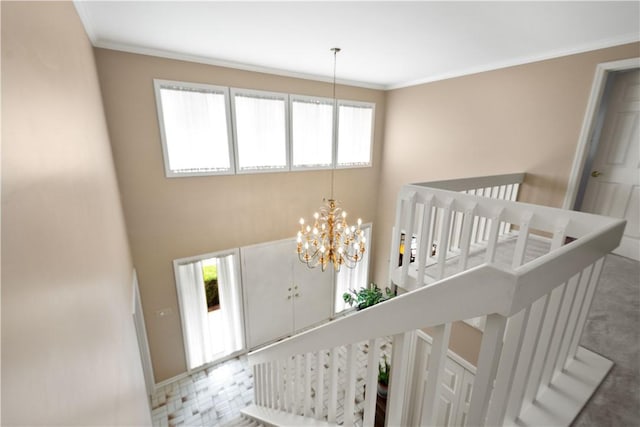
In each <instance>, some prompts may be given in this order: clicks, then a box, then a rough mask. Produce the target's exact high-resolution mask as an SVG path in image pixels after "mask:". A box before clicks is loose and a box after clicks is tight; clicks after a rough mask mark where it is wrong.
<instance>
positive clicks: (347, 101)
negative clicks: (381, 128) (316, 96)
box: [333, 99, 376, 169]
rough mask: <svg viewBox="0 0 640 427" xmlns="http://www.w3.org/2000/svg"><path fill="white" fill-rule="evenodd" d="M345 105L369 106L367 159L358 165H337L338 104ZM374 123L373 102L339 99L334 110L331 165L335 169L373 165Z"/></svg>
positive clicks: (374, 111) (374, 106) (374, 108)
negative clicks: (369, 120) (369, 133)
mask: <svg viewBox="0 0 640 427" xmlns="http://www.w3.org/2000/svg"><path fill="white" fill-rule="evenodd" d="M341 105H344V106H347V107H370V108H371V141H370V142H369V161H368V162H367V163H364V164H360V165H339V164H338V146H339V144H340V141H339V138H338V135H339V134H340V106H341ZM375 125H376V104H375V103H374V102H364V101H352V100H348V99H339V100H338V101H337V103H336V108H335V110H334V150H333V153H334V154H333V165H334V166H333V167H334V168H335V169H356V168H370V167H372V166H373V142H374V139H375V132H374V130H375Z"/></svg>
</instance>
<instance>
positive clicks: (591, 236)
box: [249, 178, 624, 426]
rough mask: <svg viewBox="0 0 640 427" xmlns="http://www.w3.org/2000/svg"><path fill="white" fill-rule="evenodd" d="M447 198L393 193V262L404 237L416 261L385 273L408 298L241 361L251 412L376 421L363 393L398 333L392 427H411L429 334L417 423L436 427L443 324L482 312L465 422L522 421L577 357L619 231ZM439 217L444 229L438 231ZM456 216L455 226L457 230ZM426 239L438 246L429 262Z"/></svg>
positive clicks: (602, 222) (425, 189)
mask: <svg viewBox="0 0 640 427" xmlns="http://www.w3.org/2000/svg"><path fill="white" fill-rule="evenodd" d="M483 179H484V178H483ZM469 182H471V181H469ZM442 185H443V183H437V186H439V187H442ZM482 185H483V184H481V186H482ZM454 190H455V191H451V190H444V189H441V188H432V187H430V186H429V185H428V184H420V185H407V186H405V187H404V188H403V189H402V190H401V192H400V195H399V197H398V208H397V215H396V224H395V227H394V230H398V232H394V237H393V244H392V247H391V256H390V258H391V259H392V260H394V259H395V261H396V262H397V261H398V258H397V256H396V255H393V254H398V253H400V235H401V233H402V232H404V233H405V236H414V235H415V236H416V243H417V245H416V246H417V251H416V255H415V262H413V263H411V262H409V259H408V256H409V251H405V253H404V255H403V258H404V259H403V262H402V265H401V266H398V265H397V264H394V263H393V261H392V264H391V267H392V268H391V272H390V275H391V278H392V280H393V282H394V283H396V284H399V285H400V286H403V287H405V288H410V289H415V290H414V291H412V292H409V293H406V294H403V295H400V296H398V297H396V298H393V299H392V300H389V301H386V302H384V303H381V304H379V305H377V306H374V307H371V308H368V309H365V310H362V311H359V312H356V313H354V314H352V315H349V316H346V317H344V318H340V319H338V320H335V321H333V322H330V323H328V324H325V325H323V326H320V327H317V328H315V329H312V330H309V331H307V332H304V333H302V334H299V335H296V336H294V337H291V338H289V339H287V340H284V341H282V342H279V343H276V344H273V345H271V346H268V347H265V348H263V349H260V350H258V351H255V352H252V353H250V354H249V363H250V364H251V365H253V366H254V374H255V391H256V392H255V393H256V394H255V396H256V405H258V406H263V407H269V408H273V409H279V410H282V411H287V412H290V413H294V414H299V415H302V416H306V417H313V418H315V419H318V420H326V421H328V422H329V423H336V422H342V424H343V425H353V424H354V421H355V420H356V419H357V418H359V417H360V416H362V418H363V423H364V425H372V424H373V419H374V414H375V405H376V400H375V399H376V394H375V393H373V392H366V393H362V390H361V389H362V388H363V387H362V386H366V390H371V391H372V390H375V389H376V380H377V367H378V360H379V358H378V348H379V343H380V340H381V339H383V338H384V337H387V336H392V337H393V355H392V367H391V380H390V387H389V401H388V403H387V411H386V423H387V425H391V426H395V425H406V424H407V423H408V422H409V419H412V418H411V417H412V416H413V415H411V414H414V413H416V408H411V407H410V406H411V405H410V402H411V399H409V398H408V397H409V396H408V395H409V394H410V390H411V383H412V381H410V379H411V378H412V375H413V372H411V369H412V366H414V365H415V362H414V361H413V360H412V357H414V351H413V350H414V345H415V339H416V332H415V331H416V329H418V328H423V327H431V328H432V331H434V332H433V333H432V343H431V355H430V358H429V369H428V372H427V373H426V387H425V389H424V393H423V396H422V402H421V403H420V408H418V413H419V414H420V417H419V418H420V424H421V425H433V424H434V423H435V422H436V412H437V411H436V409H435V408H436V404H437V403H436V402H437V399H438V396H439V391H438V386H437V385H438V384H440V383H441V380H442V375H443V372H444V364H445V358H446V357H445V355H446V353H447V351H448V347H449V337H450V333H451V322H454V321H458V320H463V319H468V318H472V317H478V316H487V324H486V327H485V331H484V334H483V338H482V344H481V348H480V355H479V359H478V365H477V369H476V375H475V378H474V384H473V393H472V395H471V400H470V403H469V407H468V412H467V413H466V423H467V425H484V424H486V425H502V424H507V423H511V422H514V421H515V420H516V419H517V418H521V419H525V418H526V417H527V414H526V413H527V411H528V410H529V407H530V406H532V405H530V404H531V403H533V402H534V400H536V399H539V398H540V393H541V392H542V391H543V390H545V389H549V385H550V384H551V382H552V381H554V380H555V379H554V378H555V376H556V375H558V374H559V373H561V372H562V371H563V369H564V368H567V366H568V365H567V363H568V362H570V361H572V360H573V359H574V358H575V357H576V354H577V353H578V352H579V350H578V341H579V339H580V336H581V334H582V329H583V327H584V323H585V320H586V316H587V313H588V311H589V307H590V303H591V298H592V297H593V293H594V290H595V286H596V284H597V281H598V278H599V274H600V270H601V268H602V263H603V258H604V256H605V255H606V254H607V253H609V252H610V251H611V250H612V249H614V248H615V247H616V246H617V245H618V243H619V240H620V237H621V235H622V230H623V228H624V221H621V220H616V219H611V218H605V217H599V216H594V215H589V214H583V213H579V212H572V211H565V210H560V209H554V208H548V207H542V206H535V205H529V204H524V203H518V202H514V201H512V200H500V199H491V198H488V197H484V196H481V195H478V194H467V193H463V192H460V190H462V189H461V188H455V189H454ZM505 198H506V199H510V198H511V196H510V197H505ZM434 217H436V218H440V219H439V220H438V221H440V224H441V225H440V226H433V223H432V218H434ZM452 218H460V226H459V227H458V226H455V227H454V226H452V221H453V220H452ZM456 221H457V220H456ZM480 223H483V224H484V225H483V227H484V228H485V229H486V232H484V233H483V240H482V241H483V242H484V249H483V250H481V251H478V250H476V251H475V252H474V251H473V250H472V249H473V248H472V246H473V244H472V234H473V233H474V225H477V227H480V225H479V224H480ZM506 224H514V225H516V226H517V227H514V228H517V229H518V230H517V232H514V234H513V235H514V236H517V237H514V238H513V239H512V241H511V246H509V242H504V243H500V240H499V235H500V234H501V230H502V232H503V233H504V232H505V230H506ZM414 230H415V231H414ZM436 233H437V235H435V234H436ZM452 234H457V236H456V237H455V238H452ZM540 235H541V236H543V239H544V236H546V237H547V238H548V239H547V240H548V242H549V243H548V244H547V246H548V250H546V253H544V254H542V253H537V252H535V251H532V250H531V249H532V248H533V247H534V246H535V245H534V243H536V242H539V241H540V238H539V237H536V236H540ZM569 238H570V239H569ZM434 241H436V242H438V243H440V242H443V243H440V244H439V247H438V249H437V251H436V255H435V256H434V255H432V253H433V252H432V243H433V242H434ZM452 241H456V242H458V244H457V245H456V247H455V248H452V247H451V246H452V245H451V242H452ZM569 241H570V243H566V244H565V242H569ZM476 243H477V242H476ZM542 246H544V245H542ZM538 252H539V251H538ZM363 343H366V344H367V347H368V349H369V351H368V354H367V363H366V368H364V369H366V372H365V374H364V375H362V378H363V380H362V381H360V382H358V381H356V379H357V374H356V369H357V366H358V365H357V364H356V363H355V360H356V357H357V355H356V353H357V351H358V349H359V348H360V347H362V344H363ZM345 346H346V351H344V349H343V348H344V347H345ZM340 354H344V356H342V357H339V355H340ZM339 358H340V359H341V360H339ZM339 365H340V366H343V368H342V369H339ZM567 369H568V368H567ZM554 384H555V383H554ZM362 394H364V397H363V398H362V399H363V400H360V399H356V396H361V395H362ZM356 400H357V401H356ZM325 401H326V403H325ZM338 402H342V405H339V404H338ZM574 415H575V414H574Z"/></svg>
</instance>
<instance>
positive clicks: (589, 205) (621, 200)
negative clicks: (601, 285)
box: [582, 70, 640, 260]
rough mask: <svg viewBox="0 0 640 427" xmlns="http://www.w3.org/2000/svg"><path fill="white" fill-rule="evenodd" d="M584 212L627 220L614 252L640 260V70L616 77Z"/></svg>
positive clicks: (584, 204) (587, 191)
mask: <svg viewBox="0 0 640 427" xmlns="http://www.w3.org/2000/svg"><path fill="white" fill-rule="evenodd" d="M606 108H607V111H606V115H605V119H604V123H603V126H602V137H601V138H600V141H599V142H598V148H597V151H596V154H595V157H594V159H593V167H592V172H591V175H590V178H589V182H588V184H587V188H586V191H585V196H584V202H583V205H582V210H583V211H586V212H592V213H597V214H601V215H607V216H613V217H618V218H624V219H626V220H627V227H626V229H625V233H624V237H623V239H622V240H623V241H622V243H621V245H620V247H619V248H618V249H616V250H615V251H614V253H617V254H620V255H624V256H627V257H630V258H633V259H636V260H640V236H638V227H639V225H638V221H639V218H638V210H639V209H640V207H639V204H640V200H639V198H638V186H639V185H640V168H639V167H640V71H639V70H633V71H628V72H624V73H620V74H618V75H617V76H616V80H615V82H614V86H613V89H612V92H611V98H610V100H609V102H608V106H607V107H606Z"/></svg>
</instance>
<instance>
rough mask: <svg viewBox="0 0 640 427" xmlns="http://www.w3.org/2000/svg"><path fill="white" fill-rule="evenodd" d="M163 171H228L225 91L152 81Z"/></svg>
mask: <svg viewBox="0 0 640 427" xmlns="http://www.w3.org/2000/svg"><path fill="white" fill-rule="evenodd" d="M154 86H155V91H156V104H157V108H158V120H159V122H160V134H161V139H162V147H163V151H164V164H165V173H166V176H167V177H170V176H191V175H200V174H208V175H211V174H231V173H233V172H234V170H233V163H232V161H231V155H230V154H231V145H230V144H231V138H230V135H229V131H228V129H229V126H228V123H229V108H228V96H227V93H228V90H227V88H224V87H217V86H210V85H199V84H193V83H181V82H171V81H166V80H154Z"/></svg>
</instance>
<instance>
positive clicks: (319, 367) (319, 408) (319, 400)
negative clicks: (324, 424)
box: [315, 350, 324, 420]
mask: <svg viewBox="0 0 640 427" xmlns="http://www.w3.org/2000/svg"><path fill="white" fill-rule="evenodd" d="M323 397H324V351H323V350H320V351H318V352H317V353H316V402H315V415H316V419H318V420H321V419H322V418H323V417H324V400H323Z"/></svg>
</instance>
